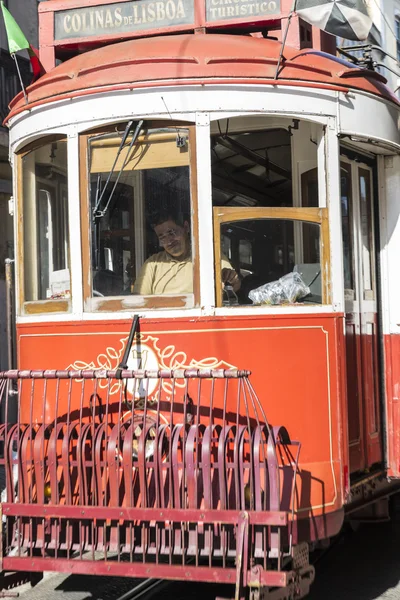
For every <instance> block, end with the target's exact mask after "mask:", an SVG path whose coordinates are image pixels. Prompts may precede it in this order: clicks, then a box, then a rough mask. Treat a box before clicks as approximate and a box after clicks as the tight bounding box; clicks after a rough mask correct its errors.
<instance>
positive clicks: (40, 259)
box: [22, 140, 71, 301]
mask: <svg viewBox="0 0 400 600" xmlns="http://www.w3.org/2000/svg"><path fill="white" fill-rule="evenodd" d="M22 193H23V229H24V297H25V300H26V301H35V300H46V299H57V298H69V297H70V287H71V285H70V272H69V232H68V179H67V142H66V140H57V142H49V143H47V144H43V146H40V147H39V148H37V149H35V150H33V151H31V152H28V153H27V154H25V155H24V156H23V158H22Z"/></svg>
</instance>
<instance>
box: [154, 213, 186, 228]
mask: <svg viewBox="0 0 400 600" xmlns="http://www.w3.org/2000/svg"><path fill="white" fill-rule="evenodd" d="M149 221H150V225H151V227H152V229H154V227H157V225H161V224H162V223H165V222H166V221H173V222H174V223H176V224H177V225H179V226H180V227H183V225H184V223H185V221H186V219H185V217H184V215H183V214H182V213H175V212H174V211H172V210H168V211H162V212H161V211H160V212H157V213H153V214H152V215H150V217H149Z"/></svg>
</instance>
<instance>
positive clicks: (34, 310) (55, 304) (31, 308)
mask: <svg viewBox="0 0 400 600" xmlns="http://www.w3.org/2000/svg"><path fill="white" fill-rule="evenodd" d="M59 141H65V143H66V144H67V148H68V137H67V136H66V135H65V134H55V135H48V136H44V137H41V138H39V139H37V140H35V141H34V142H32V143H30V144H28V145H26V146H24V148H23V149H22V150H20V151H19V152H17V154H16V169H17V190H16V195H17V210H18V215H19V218H18V223H17V248H18V253H17V257H16V258H17V261H18V267H19V268H18V275H17V278H18V289H19V294H18V302H17V307H18V313H19V314H20V315H42V314H52V313H67V312H70V311H71V306H72V293H73V290H72V283H71V296H70V298H68V299H65V300H64V299H54V300H49V299H46V300H25V266H26V265H25V236H24V198H23V190H24V187H23V163H22V161H23V158H24V157H25V156H26V155H27V154H29V153H30V152H33V151H35V150H38V149H39V148H41V147H43V146H45V145H47V144H52V143H54V142H59ZM67 185H68V171H67ZM68 231H69V227H68ZM69 237H70V236H69ZM68 241H69V242H70V239H69V240H68ZM69 247H70V243H69ZM68 264H69V265H70V267H69V268H70V269H71V264H70V256H68Z"/></svg>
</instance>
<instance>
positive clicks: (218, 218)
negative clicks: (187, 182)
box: [213, 206, 331, 308]
mask: <svg viewBox="0 0 400 600" xmlns="http://www.w3.org/2000/svg"><path fill="white" fill-rule="evenodd" d="M213 213H214V219H213V222H214V269H215V294H216V306H217V307H218V308H221V307H222V281H221V225H222V224H223V223H232V222H236V221H248V220H249V219H277V220H278V219H280V220H282V219H284V220H286V221H303V222H306V223H317V224H319V225H320V226H321V237H320V256H321V276H322V304H329V303H330V298H331V289H330V280H331V278H330V272H331V262H330V244H329V221H328V209H327V208H297V207H284V208H280V207H272V208H270V207H269V208H264V207H246V208H243V207H232V206H231V207H221V206H215V207H214V208H213ZM309 306H312V305H311V304H310V305H309Z"/></svg>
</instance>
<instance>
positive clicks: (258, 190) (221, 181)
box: [211, 129, 293, 206]
mask: <svg viewBox="0 0 400 600" xmlns="http://www.w3.org/2000/svg"><path fill="white" fill-rule="evenodd" d="M211 147H212V153H211V160H212V163H211V167H212V185H213V204H214V206H292V204H293V198H292V154H291V136H290V133H289V131H287V130H286V129H272V130H264V131H250V132H244V133H234V132H232V133H229V134H228V135H226V134H225V133H224V134H222V133H221V135H217V136H214V137H213V138H212V146H211Z"/></svg>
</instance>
